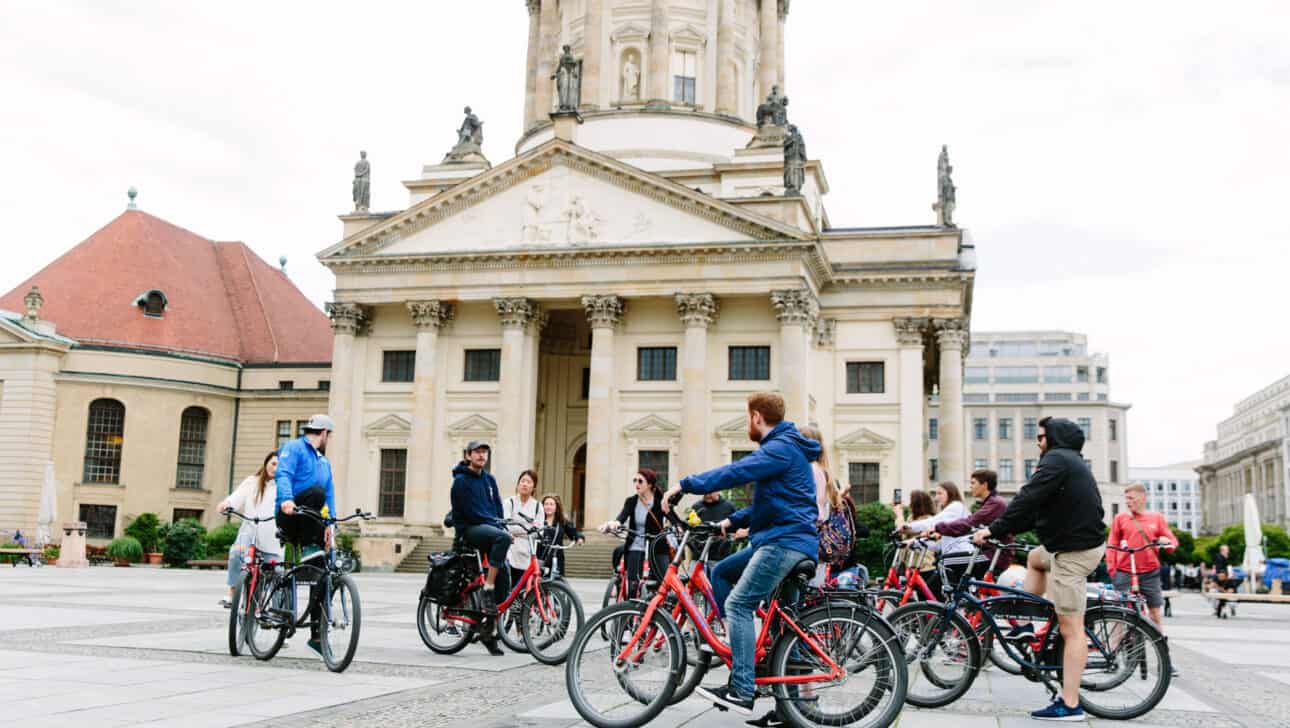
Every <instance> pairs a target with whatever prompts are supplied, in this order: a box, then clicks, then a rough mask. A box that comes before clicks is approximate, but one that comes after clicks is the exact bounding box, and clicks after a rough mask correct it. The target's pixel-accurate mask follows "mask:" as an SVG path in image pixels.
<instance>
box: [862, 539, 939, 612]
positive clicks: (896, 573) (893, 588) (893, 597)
mask: <svg viewBox="0 0 1290 728" xmlns="http://www.w3.org/2000/svg"><path fill="white" fill-rule="evenodd" d="M891 540H892V545H893V546H895V553H894V554H893V555H892V559H891V566H890V568H888V569H887V576H886V578H885V579H883V581H882V585H881V587H880V590H879V591H878V593H877V594H876V595H874V606H875V608H877V610H878V613H879V614H881V615H883V616H886V615H887V614H890V613H891V612H892V611H893V610H895V609H896V608H897V607H903V606H905V605H906V604H908V603H909V602H910V601H914V600H917V599H919V598H921V599H923V600H926V601H929V602H934V601H937V597H936V594H935V593H934V592H933V591H932V588H931V587H930V586H928V585H927V581H926V580H924V579H923V576H922V572H921V570H920V569H919V567H920V566H922V565H923V564H925V563H926V562H927V560H928V554H935V552H934V551H932V550H931V548H930V546H929V539H928V538H926V537H917V538H914V539H911V540H910V541H908V542H905V541H903V540H902V539H901V537H900V535H899V533H893V534H892V536H891Z"/></svg>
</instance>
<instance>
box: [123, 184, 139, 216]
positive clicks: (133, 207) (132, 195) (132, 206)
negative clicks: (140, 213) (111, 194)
mask: <svg viewBox="0 0 1290 728" xmlns="http://www.w3.org/2000/svg"><path fill="white" fill-rule="evenodd" d="M125 194H126V195H127V196H128V197H129V198H130V204H128V205H126V209H127V210H137V209H139V208H138V207H137V206H136V205H135V204H134V198H136V197H138V196H139V191H138V190H136V189H135V188H134V185H131V186H130V189H128V190H126V192H125Z"/></svg>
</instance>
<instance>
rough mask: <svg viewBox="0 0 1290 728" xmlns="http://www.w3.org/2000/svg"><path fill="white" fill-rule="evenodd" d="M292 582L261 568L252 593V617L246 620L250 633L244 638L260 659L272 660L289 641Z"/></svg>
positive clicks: (246, 627)
mask: <svg viewBox="0 0 1290 728" xmlns="http://www.w3.org/2000/svg"><path fill="white" fill-rule="evenodd" d="M289 584H290V582H284V581H282V580H280V579H278V578H277V577H275V576H273V575H271V574H269V573H267V572H264V571H261V572H260V578H259V581H258V583H256V585H255V592H254V593H253V594H252V595H251V604H252V606H253V608H252V611H251V614H249V615H248V616H249V617H250V619H249V620H247V621H246V622H244V623H243V624H244V628H245V632H246V636H245V638H244V639H243V640H242V644H244V645H246V647H247V649H248V650H250V651H251V655H252V656H254V657H255V659H257V660H272V659H273V657H274V655H276V654H278V650H280V649H282V644H283V643H284V642H286V641H287V630H289V629H290V628H291V626H290V624H289V620H291V618H292V615H290V605H291V595H290V593H289V592H288V591H287V588H288V586H289ZM274 610H278V612H279V613H275V611H274ZM281 612H286V613H287V614H282V613H281Z"/></svg>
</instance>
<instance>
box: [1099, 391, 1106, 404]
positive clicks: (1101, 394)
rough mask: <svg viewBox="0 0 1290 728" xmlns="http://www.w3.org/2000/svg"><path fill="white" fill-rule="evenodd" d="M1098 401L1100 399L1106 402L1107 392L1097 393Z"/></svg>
mask: <svg viewBox="0 0 1290 728" xmlns="http://www.w3.org/2000/svg"><path fill="white" fill-rule="evenodd" d="M1097 401H1099V402H1105V401H1106V392H1098V393H1097Z"/></svg>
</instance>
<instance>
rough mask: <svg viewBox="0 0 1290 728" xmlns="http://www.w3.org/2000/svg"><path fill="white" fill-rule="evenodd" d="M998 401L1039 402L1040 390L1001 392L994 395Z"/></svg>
mask: <svg viewBox="0 0 1290 728" xmlns="http://www.w3.org/2000/svg"><path fill="white" fill-rule="evenodd" d="M994 401H996V402H1038V401H1039V393H1038V392H999V393H998V394H996V395H994Z"/></svg>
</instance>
